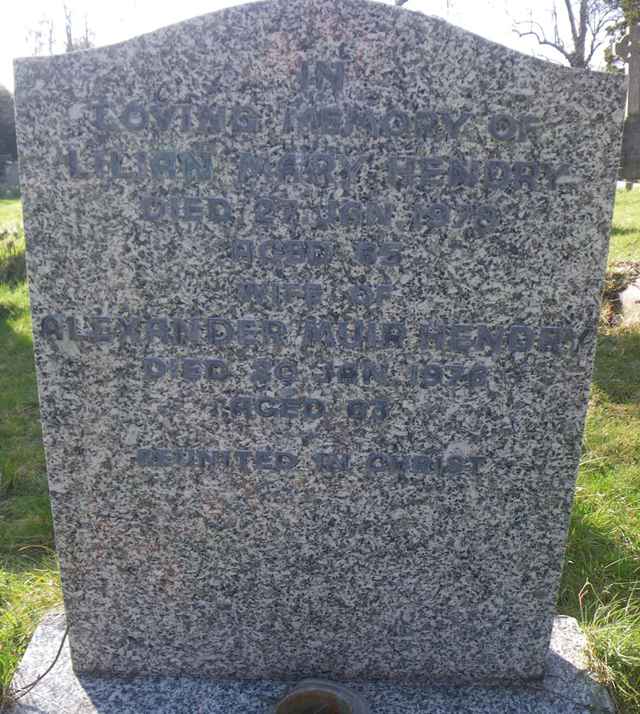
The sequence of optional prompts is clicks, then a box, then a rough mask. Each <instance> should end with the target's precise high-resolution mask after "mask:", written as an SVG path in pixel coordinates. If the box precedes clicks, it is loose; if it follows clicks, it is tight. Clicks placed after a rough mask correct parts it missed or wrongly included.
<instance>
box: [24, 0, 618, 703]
mask: <svg viewBox="0 0 640 714" xmlns="http://www.w3.org/2000/svg"><path fill="white" fill-rule="evenodd" d="M623 97H624V78H621V77H612V76H607V75H603V74H597V73H591V72H582V71H575V70H570V69H566V68H562V67H559V66H556V65H552V64H548V63H544V62H542V61H540V60H537V59H533V58H531V57H527V56H524V55H521V54H519V53H517V52H514V51H512V50H509V49H506V48H504V47H500V46H498V45H495V44H493V43H491V42H487V41H486V40H484V39H482V38H480V37H478V36H476V35H473V34H470V33H468V32H464V31H462V30H459V29H457V28H455V27H453V26H451V25H449V24H447V23H446V22H443V21H441V20H436V19H433V18H429V17H425V16H423V15H420V14H417V13H413V12H409V11H407V10H405V9H397V8H394V7H390V6H387V5H381V4H376V3H373V2H365V1H364V0H329V1H327V0H303V1H302V2H300V1H298V0H286V1H284V0H277V1H276V2H265V3H257V4H255V5H246V6H241V7H235V8H230V9H227V10H223V11H220V12H217V13H214V14H211V15H205V16H203V17H199V18H195V19H193V20H188V21H186V22H183V23H180V24H178V25H175V26H172V27H167V28H164V29H162V30H158V31H156V32H153V33H151V34H149V35H145V36H142V37H138V38H135V39H132V40H129V41H127V42H124V43H121V44H119V45H114V46H112V47H104V48H99V49H95V50H88V51H83V52H77V53H71V54H69V55H62V56H59V57H51V58H36V59H26V60H19V61H18V62H17V64H16V106H17V130H18V140H19V153H20V174H21V176H20V178H21V189H22V192H23V197H24V215H25V227H26V231H27V245H28V267H29V279H30V287H31V293H30V298H31V308H32V316H33V325H34V342H35V349H36V363H37V366H38V370H39V389H40V392H39V393H40V397H41V403H42V413H43V420H44V425H45V429H44V433H45V435H46V436H45V438H46V447H47V465H48V475H49V479H50V484H51V488H50V491H51V494H52V498H53V510H54V517H55V519H56V539H57V552H58V554H59V556H60V560H61V567H62V578H63V583H64V588H65V607H66V612H67V613H68V615H69V622H70V623H71V626H70V631H69V637H70V644H71V650H72V655H73V660H74V666H75V668H76V669H77V670H78V671H90V670H95V669H100V670H102V671H105V672H121V673H125V674H133V673H137V672H145V673H152V674H158V673H167V674H174V673H182V674H190V675H191V674H195V675H198V676H213V677H217V678H239V679H270V678H273V677H282V678H283V679H291V678H293V677H297V676H299V675H300V674H301V673H309V674H311V673H316V674H318V675H319V674H322V676H323V677H326V678H329V679H332V680H342V681H349V680H352V681H358V680H363V679H367V678H370V679H373V680H380V679H390V680H395V681H403V682H408V683H414V684H415V683H417V682H421V681H424V680H428V679H432V680H451V681H456V682H463V681H471V682H482V681H484V682H494V681H501V680H514V681H516V680H519V679H527V680H531V679H534V678H538V677H540V676H541V674H542V669H543V665H544V661H545V654H546V652H547V648H548V644H549V634H550V632H551V625H552V619H553V612H554V608H555V602H556V593H557V589H558V584H559V578H560V572H561V564H562V557H563V553H564V545H565V536H566V532H567V526H568V518H569V510H570V501H571V493H572V489H573V484H574V477H575V473H576V468H577V464H578V459H579V452H580V438H581V430H582V423H583V418H584V414H585V407H586V401H587V395H588V388H587V387H588V382H589V374H590V368H591V364H592V357H593V353H594V348H595V339H596V324H597V317H598V312H599V305H600V294H601V286H602V277H603V270H604V266H605V263H606V251H607V239H608V231H609V223H610V217H611V208H612V201H613V191H614V188H615V177H616V171H617V165H618V150H619V139H620V125H621V120H622V112H623ZM381 710H384V706H383V707H382V708H381ZM385 711H386V710H385Z"/></svg>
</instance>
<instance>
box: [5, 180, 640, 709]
mask: <svg viewBox="0 0 640 714" xmlns="http://www.w3.org/2000/svg"><path fill="white" fill-rule="evenodd" d="M19 218H20V213H19V204H18V202H17V201H0V232H1V224H2V222H3V221H4V222H5V223H6V222H14V221H16V220H19ZM6 242H7V239H5V243H6ZM14 243H15V244H16V245H17V246H18V248H17V252H18V253H20V252H22V250H23V248H24V244H23V242H22V238H21V237H20V238H19V240H18V241H15V240H14ZM3 251H4V252H3ZM12 251H13V256H14V257H15V253H16V248H15V246H14V248H13V249H12ZM10 259H12V258H11V256H10V255H9V251H7V249H6V245H5V246H4V248H3V245H2V241H1V240H0V270H2V266H3V263H4V264H6V263H7V261H8V260H10ZM619 260H638V261H640V192H637V191H633V192H629V193H626V192H619V193H618V196H617V203H616V211H615V216H614V230H613V235H612V241H611V252H610V262H614V261H619ZM5 273H6V274H7V271H5ZM0 274H1V273H0ZM7 281H8V282H7ZM0 354H2V359H1V360H0V470H1V471H2V477H1V484H2V485H1V486H0V686H1V687H3V688H4V691H5V692H6V688H7V686H8V684H9V682H10V681H11V676H12V673H13V671H14V669H15V666H16V665H17V663H18V661H19V659H20V657H21V655H22V653H23V651H24V648H25V646H26V644H27V642H28V639H29V637H30V636H31V633H32V631H33V628H34V627H35V624H36V623H37V621H38V619H39V617H40V616H41V613H42V612H43V611H44V610H46V609H47V608H49V607H51V606H52V605H54V604H56V603H58V602H59V601H60V588H59V580H58V571H57V567H56V565H55V561H54V559H53V555H52V551H51V547H52V536H51V519H50V514H49V505H48V498H47V492H46V484H45V477H44V470H45V469H44V459H43V452H42V446H41V437H40V427H39V419H38V406H37V399H36V388H35V376H34V368H33V356H32V344H31V325H30V321H29V313H28V295H27V292H26V287H25V284H24V281H22V280H13V282H11V280H10V278H7V279H6V281H5V284H2V283H0ZM558 606H559V610H560V612H562V613H565V614H570V615H573V616H575V617H577V618H578V619H579V621H580V622H581V623H582V625H583V627H584V628H585V630H586V632H587V636H588V639H589V645H590V651H591V654H592V658H593V666H594V667H595V668H596V670H597V671H598V673H599V674H600V676H601V678H602V679H603V681H605V682H606V683H607V684H608V685H609V686H610V688H611V691H612V692H613V693H614V694H615V696H616V699H617V701H618V704H619V706H620V709H621V711H623V712H626V713H631V712H636V713H638V712H640V329H638V330H622V329H620V328H615V329H609V328H604V329H603V330H602V331H601V335H600V337H599V345H598V353H597V358H596V372H595V380H594V385H593V389H592V393H591V402H590V409H589V416H588V420H587V428H586V433H585V439H584V450H583V458H582V465H581V467H580V474H579V479H578V491H577V495H576V502H575V506H574V509H573V516H572V520H571V527H570V536H569V544H568V549H567V558H566V562H565V568H564V573H563V578H562V585H561V590H560V598H559V605H558ZM0 708H1V707H0Z"/></svg>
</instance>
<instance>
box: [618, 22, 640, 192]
mask: <svg viewBox="0 0 640 714" xmlns="http://www.w3.org/2000/svg"><path fill="white" fill-rule="evenodd" d="M615 50H616V55H617V56H618V57H619V58H620V59H621V60H622V61H623V62H625V63H626V64H628V66H629V70H628V72H629V73H628V77H627V81H628V89H627V116H626V118H625V122H624V132H623V138H622V153H621V161H620V178H623V179H626V180H627V181H628V182H633V181H637V180H638V179H639V178H640V25H634V26H633V27H632V28H631V29H630V31H629V33H628V34H627V35H625V37H623V38H622V40H620V42H618V43H617V44H616V47H615Z"/></svg>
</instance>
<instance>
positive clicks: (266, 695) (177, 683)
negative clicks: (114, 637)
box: [13, 614, 615, 714]
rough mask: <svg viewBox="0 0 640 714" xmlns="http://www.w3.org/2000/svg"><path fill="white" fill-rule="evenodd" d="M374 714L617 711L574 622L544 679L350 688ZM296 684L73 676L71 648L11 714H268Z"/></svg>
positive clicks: (60, 625) (51, 621) (55, 624)
mask: <svg viewBox="0 0 640 714" xmlns="http://www.w3.org/2000/svg"><path fill="white" fill-rule="evenodd" d="M64 629H65V620H64V615H62V614H49V615H48V616H47V617H46V618H45V619H44V620H43V622H42V623H41V624H40V626H39V627H38V629H37V630H36V633H35V635H34V636H33V639H32V641H31V644H30V645H29V648H28V649H27V652H26V654H25V657H24V659H23V661H22V664H21V665H20V668H19V670H18V672H17V674H16V677H15V679H14V686H15V687H16V688H19V687H22V686H25V685H26V684H28V683H29V682H32V681H33V680H34V679H36V678H37V677H38V676H39V675H40V674H42V673H43V672H44V671H45V670H46V669H47V667H48V666H49V665H50V664H51V662H52V661H53V659H54V658H55V655H56V652H57V651H58V648H59V646H60V641H61V638H62V636H63V634H64ZM349 686H350V687H351V688H352V689H353V690H355V691H357V692H358V693H359V694H360V695H361V696H362V697H363V698H364V699H365V700H366V701H367V702H368V704H369V706H370V707H371V711H372V714H447V713H448V712H451V714H453V713H454V712H455V713H456V714H467V713H469V714H496V712H501V713H504V712H514V714H515V713H518V714H520V713H522V712H525V713H527V714H550V713H553V714H560V713H562V714H587V713H589V714H593V712H615V707H614V705H613V703H612V701H611V698H610V697H609V694H608V693H607V691H606V689H605V688H604V687H602V685H600V684H598V683H597V682H595V681H594V679H593V678H592V677H591V675H590V674H589V672H588V670H587V668H586V658H585V639H584V636H583V634H582V632H581V631H580V629H579V627H578V623H577V622H576V620H574V619H573V618H570V617H557V618H556V620H555V623H554V629H553V636H552V640H551V647H550V650H549V655H548V660H547V670H546V675H545V677H544V679H543V680H542V681H540V682H538V683H536V684H530V685H527V686H522V687H481V686H474V687H468V686H467V687H459V688H458V687H443V686H438V687H436V686H434V687H429V688H419V689H416V688H413V687H407V686H398V685H393V684H383V683H351V684H350V685H349ZM292 687H293V683H283V682H264V681H261V682H224V683H220V682H211V681H207V680H198V679H190V678H186V677H179V678H150V677H133V678H130V679H119V678H109V677H97V676H91V675H85V674H83V675H80V676H77V675H76V674H74V672H73V670H72V669H71V658H70V655H69V647H68V644H67V643H65V646H64V648H63V650H62V653H61V655H60V658H59V660H58V662H57V663H56V665H55V667H54V668H53V669H52V670H51V672H50V673H49V674H48V675H47V676H46V677H45V678H44V679H43V680H42V681H41V682H40V683H39V684H38V685H37V686H36V687H35V688H34V689H33V690H32V691H31V692H30V693H29V694H27V695H26V696H25V697H23V698H22V699H20V700H19V701H18V703H17V704H16V706H15V708H14V710H13V714H98V713H99V714H196V713H197V714H268V713H269V712H270V711H271V709H272V707H273V705H274V703H275V702H277V701H278V700H279V699H280V698H281V697H283V696H284V695H285V694H286V693H287V692H288V691H289V690H290V689H291V688H292Z"/></svg>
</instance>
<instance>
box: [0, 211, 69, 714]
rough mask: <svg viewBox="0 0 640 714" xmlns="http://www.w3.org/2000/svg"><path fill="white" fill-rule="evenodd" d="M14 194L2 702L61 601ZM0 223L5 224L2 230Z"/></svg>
mask: <svg viewBox="0 0 640 714" xmlns="http://www.w3.org/2000/svg"><path fill="white" fill-rule="evenodd" d="M20 221H21V210H20V203H19V201H0V355H2V357H1V358H0V708H1V704H2V701H3V699H4V698H5V697H6V694H7V688H8V685H9V683H10V681H11V678H12V676H13V672H14V670H15V667H16V664H17V663H18V662H19V659H20V657H21V656H22V654H23V652H24V648H25V647H26V645H27V643H28V641H29V638H30V636H31V634H32V632H33V629H34V627H35V625H36V624H37V622H38V620H39V619H40V617H41V616H42V613H43V612H44V611H45V610H47V609H49V608H51V607H52V606H53V605H55V604H56V603H59V602H60V584H59V576H58V568H57V565H56V562H55V558H54V556H53V550H52V548H53V538H52V525H51V513H50V509H49V497H48V494H47V484H46V476H45V464H44V453H43V450H42V437H41V432H40V419H39V414H38V397H37V391H36V381H35V372H34V364H33V346H32V341H31V319H30V315H29V299H28V293H27V286H26V283H25V281H24V236H23V235H22V233H21V232H20V233H18V234H17V235H16V234H15V233H14V231H13V230H9V231H7V230H6V226H7V225H10V224H14V223H18V224H19V223H20ZM3 229H4V230H3Z"/></svg>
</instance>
